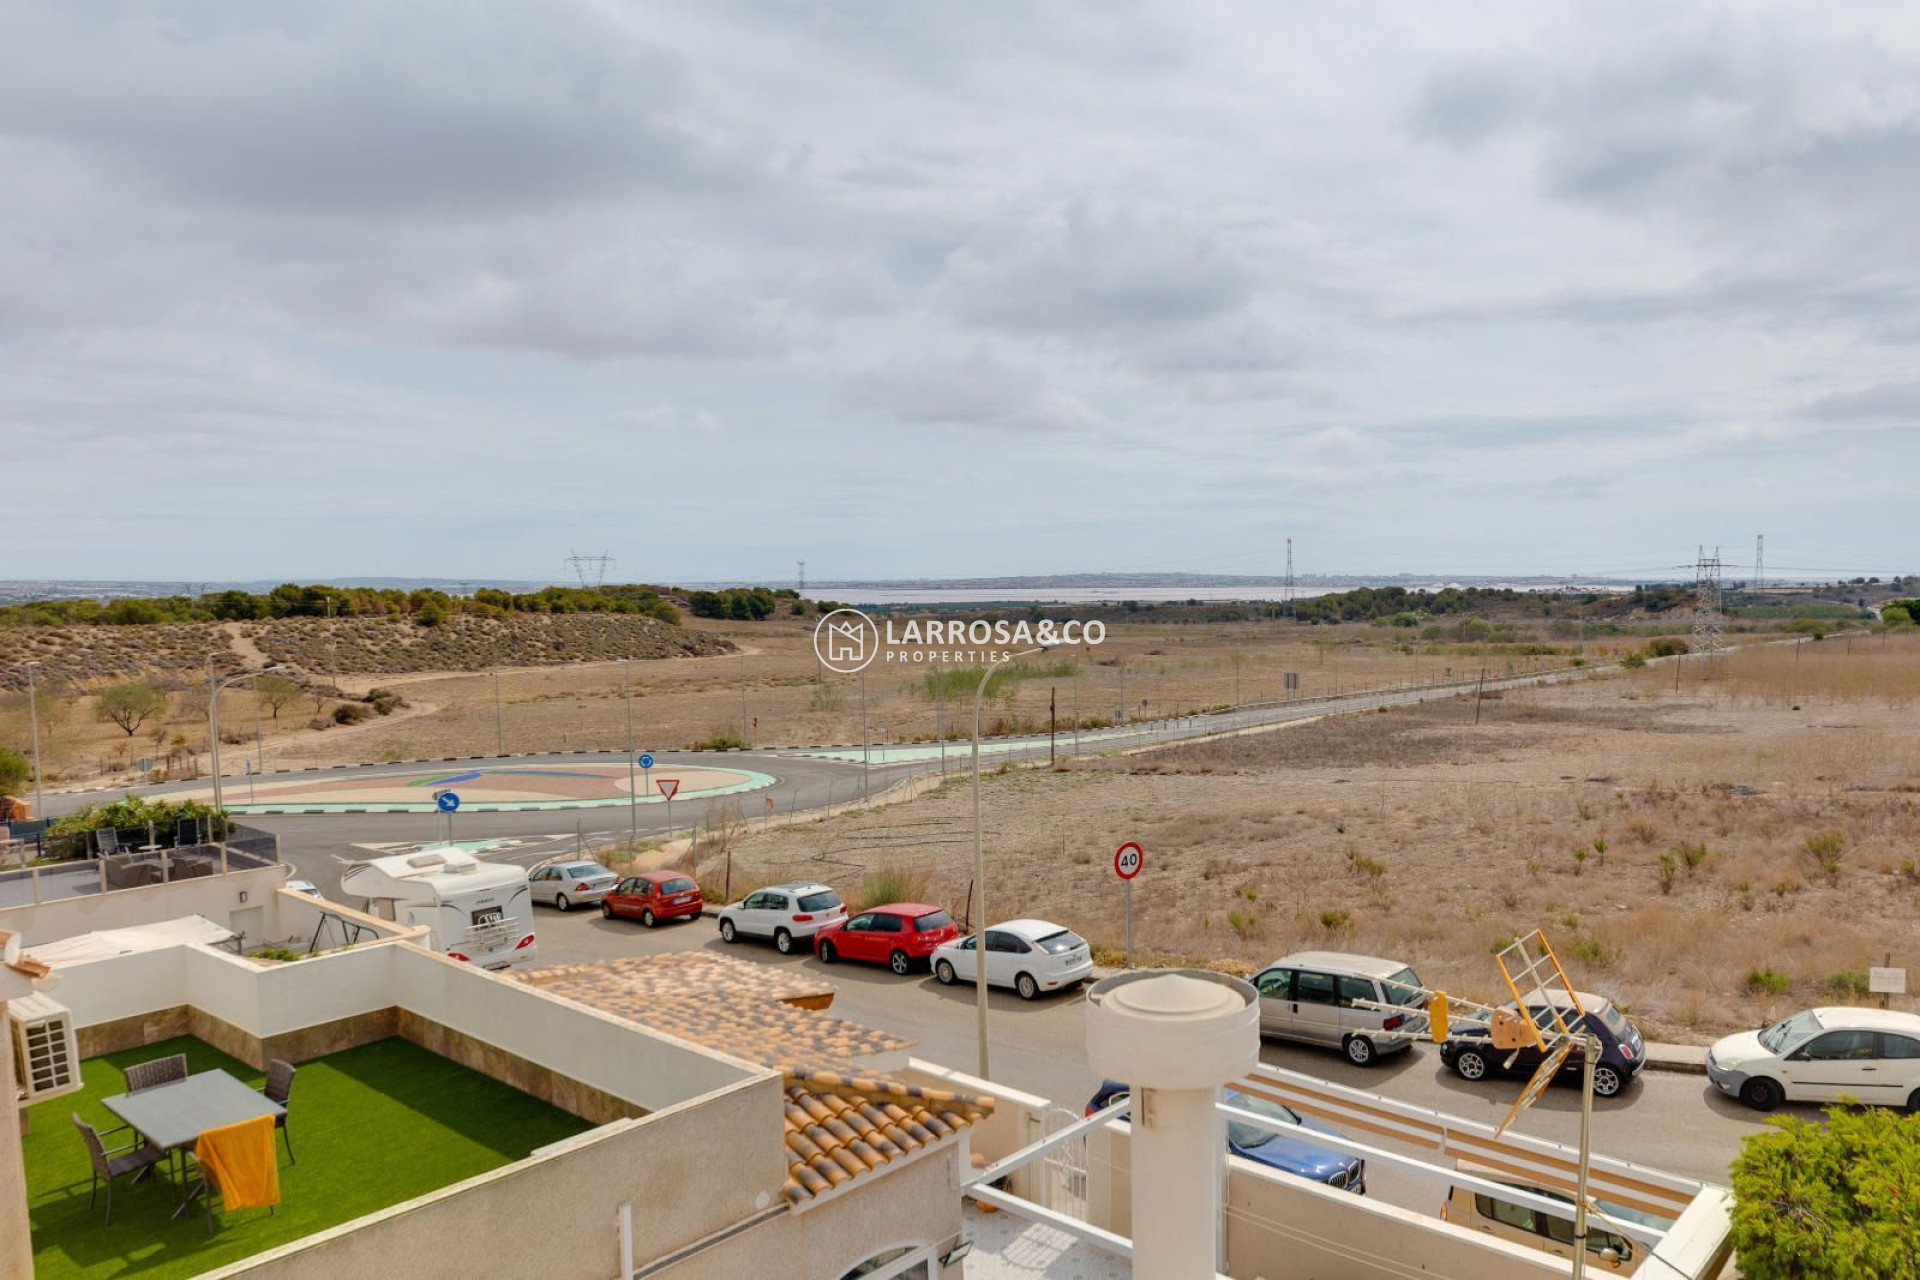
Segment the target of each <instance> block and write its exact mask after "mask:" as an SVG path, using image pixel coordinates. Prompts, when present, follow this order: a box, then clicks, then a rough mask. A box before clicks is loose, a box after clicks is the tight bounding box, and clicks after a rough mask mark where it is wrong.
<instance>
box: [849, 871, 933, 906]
mask: <svg viewBox="0 0 1920 1280" xmlns="http://www.w3.org/2000/svg"><path fill="white" fill-rule="evenodd" d="M927 893H928V885H927V875H926V873H925V872H924V871H915V870H912V869H910V868H907V867H900V866H893V865H886V866H879V867H875V868H874V869H873V870H871V871H869V872H867V874H866V877H865V878H864V879H863V880H861V881H860V887H859V888H858V889H855V890H854V891H853V896H852V899H851V900H850V901H849V902H848V903H847V906H848V908H849V909H850V910H853V911H868V910H871V909H872V908H874V907H883V906H885V905H886V904H888V903H889V902H925V901H926V900H927Z"/></svg>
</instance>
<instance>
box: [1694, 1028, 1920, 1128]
mask: <svg viewBox="0 0 1920 1280" xmlns="http://www.w3.org/2000/svg"><path fill="white" fill-rule="evenodd" d="M1707 1077H1708V1078H1709V1079H1711V1080H1712V1081H1713V1082H1714V1084H1716V1085H1718V1086H1719V1088H1720V1091H1721V1092H1722V1093H1728V1094H1732V1095H1733V1096H1734V1097H1736V1098H1738V1099H1740V1101H1742V1102H1744V1103H1746V1104H1747V1105H1748V1106H1750V1107H1753V1108H1755V1109H1756V1110H1759V1111H1771V1110H1773V1109H1774V1108H1775V1107H1777V1106H1779V1105H1780V1104H1781V1103H1782V1102H1788V1101H1792V1102H1837V1101H1839V1100H1841V1099H1843V1098H1844V1099H1849V1100H1851V1101H1854V1102H1868V1103H1876V1104H1878V1105H1881V1106H1888V1107H1906V1108H1907V1109H1908V1110H1910V1111H1917V1112H1920V1014H1915V1013H1894V1012H1892V1011H1890V1010H1886V1009H1850V1008H1844V1007H1839V1008H1828V1009H1807V1010H1804V1011H1802V1012H1800V1013H1796V1014H1794V1015H1793V1016H1792V1017H1791V1018H1788V1019H1786V1020H1785V1021H1783V1022H1776V1023H1774V1024H1773V1025H1772V1026H1770V1027H1768V1028H1767V1029H1766V1030H1764V1031H1742V1032H1740V1033H1739V1034H1738V1035H1731V1036H1728V1037H1726V1038H1725V1039H1723V1040H1719V1041H1716V1042H1715V1043H1714V1046H1713V1047H1712V1048H1711V1049H1708V1050H1707Z"/></svg>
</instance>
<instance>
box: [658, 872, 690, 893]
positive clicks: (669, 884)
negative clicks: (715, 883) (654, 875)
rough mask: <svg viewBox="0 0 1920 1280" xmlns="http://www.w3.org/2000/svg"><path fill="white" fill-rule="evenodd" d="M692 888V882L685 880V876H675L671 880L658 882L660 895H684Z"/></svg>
mask: <svg viewBox="0 0 1920 1280" xmlns="http://www.w3.org/2000/svg"><path fill="white" fill-rule="evenodd" d="M693 887H694V884H693V881H691V880H689V879H687V878H686V877H685V876H677V877H675V878H674V879H672V880H662V881H661V882H660V892H662V893H685V892H687V891H688V890H689V889H692V888H693Z"/></svg>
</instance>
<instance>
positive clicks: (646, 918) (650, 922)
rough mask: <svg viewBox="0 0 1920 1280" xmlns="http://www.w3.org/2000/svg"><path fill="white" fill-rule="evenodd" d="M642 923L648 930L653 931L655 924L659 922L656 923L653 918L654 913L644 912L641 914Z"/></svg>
mask: <svg viewBox="0 0 1920 1280" xmlns="http://www.w3.org/2000/svg"><path fill="white" fill-rule="evenodd" d="M640 923H641V924H643V925H645V926H647V928H649V929H651V928H653V926H654V925H655V924H657V923H658V921H656V920H655V919H654V918H653V912H652V911H642V912H641V913H640Z"/></svg>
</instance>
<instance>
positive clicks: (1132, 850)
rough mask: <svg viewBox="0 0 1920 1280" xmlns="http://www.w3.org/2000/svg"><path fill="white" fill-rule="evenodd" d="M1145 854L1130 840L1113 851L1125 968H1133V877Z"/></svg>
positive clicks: (1136, 873) (1143, 861) (1142, 862)
mask: <svg viewBox="0 0 1920 1280" xmlns="http://www.w3.org/2000/svg"><path fill="white" fill-rule="evenodd" d="M1146 861H1147V855H1146V854H1145V853H1143V852H1142V851H1141V849H1140V846H1139V845H1138V844H1136V843H1134V842H1133V841H1132V840H1129V841H1127V842H1126V843H1125V844H1123V845H1121V846H1120V847H1119V848H1118V849H1115V850H1114V851H1113V874H1115V875H1117V876H1119V877H1120V898H1121V911H1122V912H1123V914H1124V917H1125V927H1126V940H1127V968H1129V969H1131V968H1133V878H1134V877H1135V876H1137V875H1139V874H1140V868H1141V867H1143V866H1145V865H1146Z"/></svg>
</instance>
